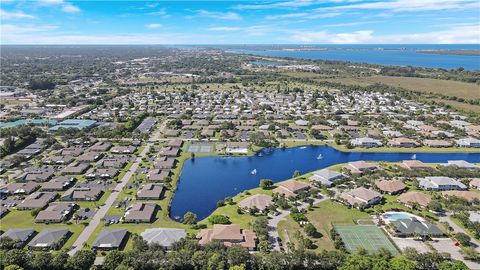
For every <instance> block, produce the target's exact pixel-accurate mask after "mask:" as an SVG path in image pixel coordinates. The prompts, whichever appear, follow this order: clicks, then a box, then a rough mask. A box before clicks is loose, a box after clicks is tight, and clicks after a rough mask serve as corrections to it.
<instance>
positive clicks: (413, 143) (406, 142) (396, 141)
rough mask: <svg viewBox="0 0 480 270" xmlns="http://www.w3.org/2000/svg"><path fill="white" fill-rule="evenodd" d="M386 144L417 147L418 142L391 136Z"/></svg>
mask: <svg viewBox="0 0 480 270" xmlns="http://www.w3.org/2000/svg"><path fill="white" fill-rule="evenodd" d="M388 145H389V146H392V147H408V148H409V147H418V146H419V145H420V144H419V143H417V142H416V141H415V140H412V139H409V138H404V137H401V138H393V139H391V140H389V141H388Z"/></svg>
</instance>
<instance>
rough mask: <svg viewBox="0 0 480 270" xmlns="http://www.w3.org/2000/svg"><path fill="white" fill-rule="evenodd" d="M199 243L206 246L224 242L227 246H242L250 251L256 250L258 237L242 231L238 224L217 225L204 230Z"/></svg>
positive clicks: (198, 236) (248, 231) (199, 237)
mask: <svg viewBox="0 0 480 270" xmlns="http://www.w3.org/2000/svg"><path fill="white" fill-rule="evenodd" d="M197 238H198V239H199V241H198V243H199V244H200V245H206V244H208V243H210V242H212V241H213V240H217V241H220V242H222V243H223V244H224V245H225V246H228V247H230V246H232V245H240V246H242V247H244V248H246V249H248V250H250V251H253V250H255V248H256V239H257V235H256V234H255V232H253V231H251V230H244V229H240V226H239V225H237V224H231V225H222V224H215V225H213V228H212V229H202V230H201V231H200V232H199V233H198V234H197Z"/></svg>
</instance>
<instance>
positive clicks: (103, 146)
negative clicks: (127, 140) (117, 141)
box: [90, 142, 112, 152]
mask: <svg viewBox="0 0 480 270" xmlns="http://www.w3.org/2000/svg"><path fill="white" fill-rule="evenodd" d="M111 147H112V144H111V143H109V142H97V143H96V144H94V145H92V146H91V147H90V151H94V152H105V151H108V150H109V149H110V148H111Z"/></svg>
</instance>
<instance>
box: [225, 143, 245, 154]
mask: <svg viewBox="0 0 480 270" xmlns="http://www.w3.org/2000/svg"><path fill="white" fill-rule="evenodd" d="M225 153H227V154H247V153H248V142H227V143H226V147H225Z"/></svg>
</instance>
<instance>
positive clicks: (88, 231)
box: [68, 123, 165, 255]
mask: <svg viewBox="0 0 480 270" xmlns="http://www.w3.org/2000/svg"><path fill="white" fill-rule="evenodd" d="M164 128H165V124H164V123H163V124H162V125H161V127H160V128H159V129H158V130H157V131H155V132H154V133H153V134H152V135H151V137H150V140H149V143H147V145H146V146H145V148H143V151H142V152H141V153H140V154H139V155H138V156H137V157H136V158H135V161H134V162H133V164H132V166H131V167H130V169H129V170H128V171H127V173H125V175H124V176H123V177H122V179H120V182H119V183H118V184H117V186H116V187H115V188H114V189H113V192H112V193H111V194H110V196H109V197H108V198H107V200H106V201H105V203H104V204H103V205H102V206H101V207H100V209H99V210H98V211H97V212H96V213H95V215H94V216H93V218H92V219H91V220H90V222H89V223H88V225H87V226H86V227H85V229H83V231H82V233H80V235H79V236H78V238H77V239H76V240H75V242H74V243H73V246H72V249H71V250H70V251H69V252H68V254H69V255H73V254H75V253H76V252H77V251H79V250H81V249H82V248H83V245H84V244H85V243H86V242H87V241H88V239H90V237H91V236H92V234H93V232H94V231H95V229H96V228H97V226H98V225H99V224H100V222H101V221H102V219H103V218H104V217H105V215H106V214H107V212H108V209H110V207H112V205H113V203H114V202H115V201H116V200H117V198H118V195H119V194H120V192H119V191H121V190H122V189H123V188H124V187H125V186H126V185H127V183H128V181H129V180H130V178H131V177H132V176H133V174H134V173H135V172H136V171H137V169H138V167H139V165H140V163H141V162H142V158H143V157H145V156H146V155H147V153H148V151H149V150H150V147H151V146H152V145H153V143H152V142H153V141H155V140H157V139H158V137H159V136H160V133H161V132H162V131H163V129H164Z"/></svg>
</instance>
